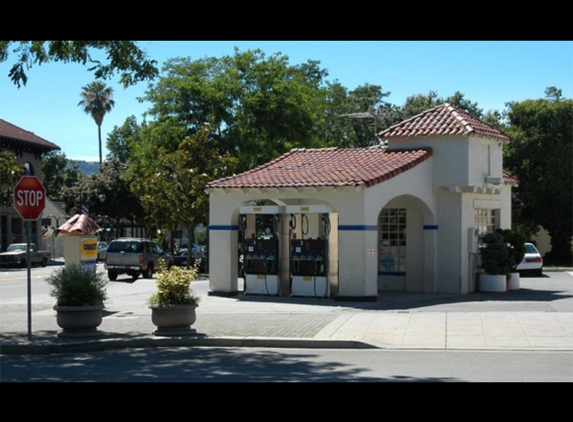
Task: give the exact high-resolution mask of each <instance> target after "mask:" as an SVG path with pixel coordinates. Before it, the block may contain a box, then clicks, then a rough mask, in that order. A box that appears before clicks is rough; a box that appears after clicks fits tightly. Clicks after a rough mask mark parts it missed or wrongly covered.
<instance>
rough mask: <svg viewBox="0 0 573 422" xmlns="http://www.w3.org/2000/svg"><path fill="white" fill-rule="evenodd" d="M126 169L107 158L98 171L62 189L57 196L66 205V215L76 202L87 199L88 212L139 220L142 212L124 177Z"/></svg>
mask: <svg viewBox="0 0 573 422" xmlns="http://www.w3.org/2000/svg"><path fill="white" fill-rule="evenodd" d="M126 171H127V164H124V163H120V162H119V161H117V160H113V159H111V160H107V161H105V162H104V163H103V164H102V166H101V168H100V172H99V173H94V174H90V175H89V176H88V177H86V178H84V179H83V180H81V181H79V182H78V183H76V184H75V185H73V186H71V187H69V188H63V189H62V194H61V196H62V199H63V200H64V202H65V204H66V212H67V213H68V214H69V213H71V212H72V211H73V210H74V209H76V210H77V207H78V206H79V204H80V202H87V203H89V204H90V214H91V215H98V214H99V215H107V216H108V218H109V219H110V220H112V221H115V222H116V223H119V221H120V220H122V219H127V220H130V221H142V220H143V217H144V215H145V213H144V211H143V207H142V205H141V202H140V201H139V199H138V198H137V197H136V196H135V194H134V193H133V192H132V191H131V189H130V183H129V182H128V181H127V180H126V179H125V177H124V176H125V173H126ZM101 195H103V196H101ZM117 204H121V206H117Z"/></svg>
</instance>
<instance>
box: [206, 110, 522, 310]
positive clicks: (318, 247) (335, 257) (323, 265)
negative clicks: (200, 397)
mask: <svg viewBox="0 0 573 422" xmlns="http://www.w3.org/2000/svg"><path fill="white" fill-rule="evenodd" d="M378 137H379V139H380V141H381V145H380V146H372V147H364V148H323V149H293V150H291V151H290V152H287V153H285V154H283V155H281V156H280V157H278V158H276V159H275V160H272V161H270V162H268V163H266V164H264V165H262V166H260V167H257V168H255V169H252V170H249V171H247V172H244V173H241V174H237V175H234V176H230V177H226V178H223V179H219V180H215V181H213V182H211V183H209V184H208V185H207V191H208V193H209V196H210V214H209V219H210V221H209V262H210V267H209V277H210V286H209V290H210V291H209V294H211V295H221V296H232V295H237V294H243V293H244V294H250V293H252V294H263V295H264V294H267V295H277V296H311V297H329V298H334V299H338V300H376V299H377V298H378V296H379V294H380V295H383V292H384V291H404V292H423V293H461V294H463V293H469V292H473V291H474V290H476V288H477V285H476V284H477V283H476V278H477V277H476V272H477V271H478V268H477V262H478V259H477V258H478V253H477V252H478V239H479V235H480V234H482V233H485V232H489V231H493V230H495V229H496V228H510V227H511V188H512V186H513V185H515V184H516V183H517V181H516V180H515V179H513V178H512V177H511V176H510V175H509V174H507V173H506V172H504V170H503V146H504V145H505V144H507V143H508V142H509V141H510V138H509V137H508V136H507V135H505V134H504V133H503V132H501V131H499V130H498V129H495V128H494V127H492V126H490V125H488V124H486V123H484V122H482V121H480V120H479V119H477V118H475V117H473V116H471V115H470V114H468V113H467V112H465V111H463V110H461V109H458V108H456V107H454V106H452V105H450V104H447V103H445V104H442V105H439V106H436V107H434V108H431V109H429V110H427V111H425V112H423V113H421V114H418V115H417V116H414V117H412V118H410V119H408V120H405V121H403V122H401V123H399V124H396V125H394V126H392V127H389V128H388V129H386V130H384V131H382V132H380V133H379V134H378ZM240 255H242V256H243V260H242V265H241V264H239V260H240ZM239 277H243V278H244V289H243V290H240V289H239Z"/></svg>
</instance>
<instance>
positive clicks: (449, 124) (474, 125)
mask: <svg viewBox="0 0 573 422" xmlns="http://www.w3.org/2000/svg"><path fill="white" fill-rule="evenodd" d="M448 135H476V136H482V137H486V138H494V139H499V140H501V141H505V142H508V141H509V140H510V137H509V136H507V135H506V134H505V133H503V132H502V131H500V130H498V129H496V128H494V127H493V126H490V125H488V124H487V123H484V122H482V121H481V120H479V119H476V118H475V117H473V116H472V115H470V114H469V113H467V112H465V111H463V110H462V109H460V108H457V107H455V106H453V105H451V104H448V103H444V104H441V105H439V106H436V107H434V108H431V109H429V110H426V111H424V112H423V113H420V114H418V115H416V116H414V117H411V118H409V119H407V120H404V121H403V122H401V123H398V124H396V125H393V126H390V127H389V128H388V129H385V130H383V131H382V132H380V133H379V134H378V137H379V138H380V139H383V140H384V139H391V138H394V139H400V138H409V137H410V138H411V137H416V136H448Z"/></svg>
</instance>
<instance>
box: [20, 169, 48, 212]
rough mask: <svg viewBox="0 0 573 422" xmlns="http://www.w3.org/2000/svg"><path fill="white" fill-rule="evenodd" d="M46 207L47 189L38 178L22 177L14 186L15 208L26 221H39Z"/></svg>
mask: <svg viewBox="0 0 573 422" xmlns="http://www.w3.org/2000/svg"><path fill="white" fill-rule="evenodd" d="M45 207H46V189H45V188H44V186H42V183H40V179H38V178H37V177H36V176H22V178H21V179H20V181H19V182H18V183H16V186H14V208H16V211H18V214H20V216H21V217H22V218H23V219H24V220H37V219H38V218H40V215H42V212H43V211H44V208H45Z"/></svg>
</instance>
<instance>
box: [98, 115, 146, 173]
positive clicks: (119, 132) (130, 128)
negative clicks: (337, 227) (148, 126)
mask: <svg viewBox="0 0 573 422" xmlns="http://www.w3.org/2000/svg"><path fill="white" fill-rule="evenodd" d="M140 143H141V127H140V126H139V124H138V123H137V119H136V118H135V116H133V115H132V116H129V117H128V118H127V119H125V122H124V123H123V125H122V126H121V127H117V126H114V127H113V130H112V131H111V132H110V133H109V134H108V136H107V149H108V150H109V154H108V155H107V157H106V158H107V159H116V160H118V161H119V162H120V163H127V162H128V161H130V160H131V158H132V156H133V154H134V149H135V146H136V145H138V144H140Z"/></svg>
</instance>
